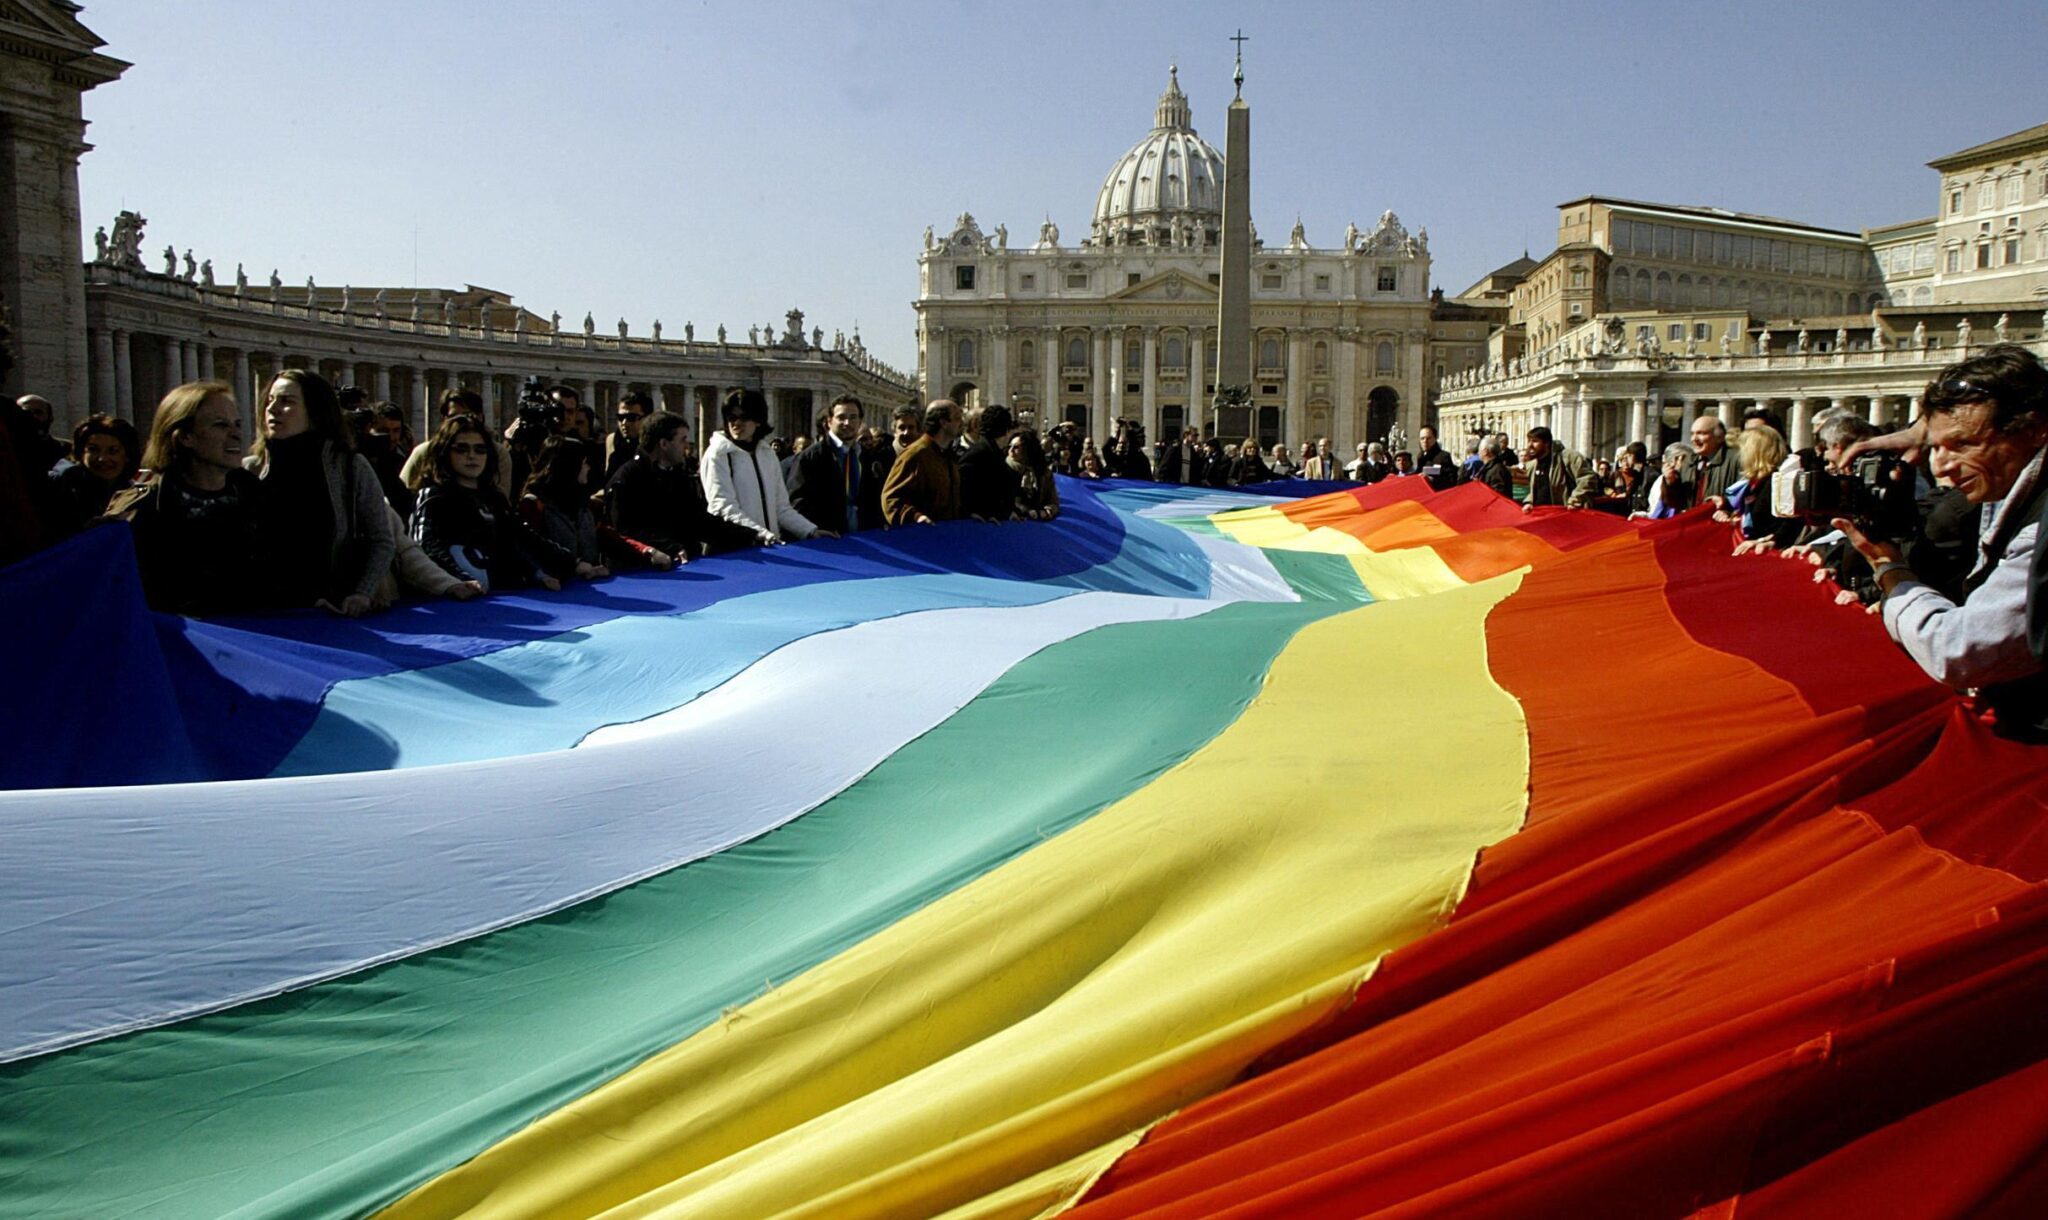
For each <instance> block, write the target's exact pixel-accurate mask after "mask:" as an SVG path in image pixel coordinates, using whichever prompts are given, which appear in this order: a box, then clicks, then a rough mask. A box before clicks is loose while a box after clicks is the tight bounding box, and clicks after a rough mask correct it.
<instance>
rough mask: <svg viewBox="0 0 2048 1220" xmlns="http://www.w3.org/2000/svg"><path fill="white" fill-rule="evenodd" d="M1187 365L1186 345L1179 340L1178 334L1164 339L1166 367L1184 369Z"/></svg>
mask: <svg viewBox="0 0 2048 1220" xmlns="http://www.w3.org/2000/svg"><path fill="white" fill-rule="evenodd" d="M1187 366H1188V349H1187V345H1186V344H1184V343H1182V342H1181V340H1180V336H1179V335H1173V336H1170V337H1169V338H1168V339H1167V340H1166V367H1167V368H1170V369H1184V368H1186V367H1187Z"/></svg>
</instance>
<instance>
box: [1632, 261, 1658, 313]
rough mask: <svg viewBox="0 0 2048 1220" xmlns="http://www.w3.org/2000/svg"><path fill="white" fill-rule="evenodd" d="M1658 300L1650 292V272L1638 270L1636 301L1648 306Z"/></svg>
mask: <svg viewBox="0 0 2048 1220" xmlns="http://www.w3.org/2000/svg"><path fill="white" fill-rule="evenodd" d="M1656 299H1657V298H1656V297H1655V296H1654V295H1652V294H1651V292H1650V273H1649V271H1647V270H1643V269H1638V270H1637V271H1636V300H1638V301H1640V302H1641V303H1643V304H1645V305H1648V304H1650V303H1651V302H1652V301H1655V300H1656Z"/></svg>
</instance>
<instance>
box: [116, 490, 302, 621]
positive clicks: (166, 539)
mask: <svg viewBox="0 0 2048 1220" xmlns="http://www.w3.org/2000/svg"><path fill="white" fill-rule="evenodd" d="M262 500H263V489H262V487H261V486H260V485H259V484H258V482H257V479H256V476H255V475H253V474H250V473H248V472H247V471H243V470H235V471H230V472H229V473H228V480H227V486H226V487H224V488H222V489H221V490H219V491H212V492H208V491H198V490H195V489H193V488H190V487H187V486H186V485H185V484H183V483H182V482H180V481H179V480H178V479H177V477H176V476H174V475H161V476H159V477H158V478H157V479H156V480H155V481H153V482H151V483H148V484H145V485H144V486H141V487H133V488H130V489H128V490H127V491H124V492H121V493H120V494H119V495H117V496H115V497H114V499H113V500H112V501H111V502H110V503H109V504H108V505H107V515H108V516H109V517H119V518H122V519H124V520H126V521H127V522H128V523H129V525H130V526H131V527H132V528H133V529H134V531H135V561H136V565H137V567H139V568H140V569H141V574H142V593H143V596H144V597H146V598H147V599H148V600H149V605H150V608H151V609H153V610H161V611H163V612H164V613H166V614H233V613H238V612H246V611H252V610H258V609H262V608H264V607H265V606H266V605H269V604H271V603H273V602H275V601H276V598H274V597H271V596H269V593H268V590H267V589H266V588H265V586H264V583H263V579H262V576H261V573H262V572H263V571H264V570H265V569H266V567H267V565H266V564H265V563H264V562H263V551H262V530H261V528H260V526H259V525H258V519H259V517H260V514H261V505H262Z"/></svg>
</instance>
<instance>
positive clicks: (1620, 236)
mask: <svg viewBox="0 0 2048 1220" xmlns="http://www.w3.org/2000/svg"><path fill="white" fill-rule="evenodd" d="M1612 233H1613V237H1614V240H1613V241H1612V242H1611V243H1610V246H1611V248H1612V249H1613V251H1614V252H1615V253H1616V254H1619V253H1621V252H1622V251H1624V250H1626V249H1628V243H1629V241H1630V240H1631V237H1632V235H1631V234H1630V233H1629V223H1628V221H1626V220H1623V219H1622V218H1621V217H1619V216H1617V217H1615V218H1614V224H1613V225H1612Z"/></svg>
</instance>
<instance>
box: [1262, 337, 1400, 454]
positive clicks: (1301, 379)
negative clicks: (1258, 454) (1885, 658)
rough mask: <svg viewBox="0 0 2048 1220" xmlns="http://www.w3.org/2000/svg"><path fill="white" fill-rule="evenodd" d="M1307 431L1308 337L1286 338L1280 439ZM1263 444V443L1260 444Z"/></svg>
mask: <svg viewBox="0 0 2048 1220" xmlns="http://www.w3.org/2000/svg"><path fill="white" fill-rule="evenodd" d="M1307 431H1308V336H1306V335H1303V334H1298V333H1297V334H1293V335H1289V336H1288V337H1287V414H1286V418H1284V419H1282V420H1281V421H1280V435H1281V436H1282V437H1296V436H1300V435H1301V434H1302V433H1305V432H1307ZM1258 433H1259V416H1258V412H1256V411H1254V412H1253V413H1252V435H1253V436H1257V435H1258ZM1411 435H1412V434H1411ZM1261 443H1263V441H1262V442H1261Z"/></svg>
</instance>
